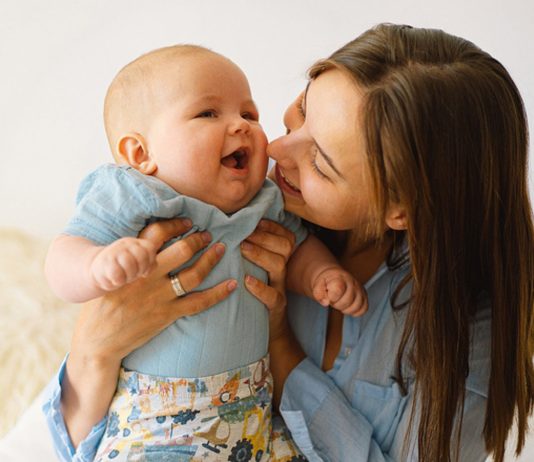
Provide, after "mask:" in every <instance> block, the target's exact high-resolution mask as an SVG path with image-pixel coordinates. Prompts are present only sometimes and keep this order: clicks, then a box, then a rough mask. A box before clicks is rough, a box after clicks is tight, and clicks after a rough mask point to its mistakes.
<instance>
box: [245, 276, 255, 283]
mask: <svg viewBox="0 0 534 462" xmlns="http://www.w3.org/2000/svg"><path fill="white" fill-rule="evenodd" d="M245 281H246V282H247V283H248V284H256V278H253V277H252V276H251V275H250V274H247V275H246V276H245Z"/></svg>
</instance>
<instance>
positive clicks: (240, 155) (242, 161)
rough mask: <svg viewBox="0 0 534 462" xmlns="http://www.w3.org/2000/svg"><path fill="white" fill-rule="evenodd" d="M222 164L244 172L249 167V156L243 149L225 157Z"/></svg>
mask: <svg viewBox="0 0 534 462" xmlns="http://www.w3.org/2000/svg"><path fill="white" fill-rule="evenodd" d="M221 164H223V165H224V166H225V167H228V168H235V169H237V170H242V169H244V168H245V167H246V166H247V165H248V155H247V153H246V152H245V150H243V149H238V150H237V151H234V152H232V153H231V154H228V155H227V156H224V157H223V158H222V159H221Z"/></svg>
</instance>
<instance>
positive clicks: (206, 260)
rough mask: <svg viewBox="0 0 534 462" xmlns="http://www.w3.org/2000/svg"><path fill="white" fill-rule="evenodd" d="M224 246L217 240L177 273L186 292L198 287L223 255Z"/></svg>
mask: <svg viewBox="0 0 534 462" xmlns="http://www.w3.org/2000/svg"><path fill="white" fill-rule="evenodd" d="M224 251H225V246H224V244H222V243H220V242H218V243H217V244H214V245H213V246H211V247H210V248H209V249H208V250H206V251H205V252H204V253H203V254H202V255H201V256H200V258H199V259H198V260H197V261H196V262H195V263H194V264H193V265H191V266H189V267H188V268H185V269H183V270H181V271H180V272H179V273H178V278H179V279H180V284H181V285H182V287H183V288H184V290H185V291H186V292H190V291H191V290H193V289H195V288H196V287H198V286H199V285H200V284H201V283H202V281H203V280H204V279H206V276H207V275H208V274H209V273H210V272H211V270H212V269H213V268H214V267H215V265H216V264H217V263H219V261H220V260H221V258H222V257H223V255H224Z"/></svg>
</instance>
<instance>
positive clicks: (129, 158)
mask: <svg viewBox="0 0 534 462" xmlns="http://www.w3.org/2000/svg"><path fill="white" fill-rule="evenodd" d="M117 152H118V155H119V157H120V158H121V159H122V160H124V161H125V162H126V163H127V164H128V165H131V166H132V167H133V168H135V169H136V170H139V171H140V172H141V173H143V174H145V175H152V174H153V173H155V172H156V170H157V169H158V166H157V164H156V162H155V161H154V159H153V158H152V156H151V155H150V154H149V152H148V149H147V145H146V141H145V139H144V138H143V136H142V135H140V134H139V133H127V134H126V135H124V136H121V138H120V139H119V142H118V143H117Z"/></svg>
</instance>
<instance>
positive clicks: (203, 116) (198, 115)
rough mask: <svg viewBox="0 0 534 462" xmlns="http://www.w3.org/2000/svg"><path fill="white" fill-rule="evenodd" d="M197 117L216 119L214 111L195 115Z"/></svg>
mask: <svg viewBox="0 0 534 462" xmlns="http://www.w3.org/2000/svg"><path fill="white" fill-rule="evenodd" d="M197 117H200V118H208V119H209V118H213V117H217V113H216V112H215V111H212V110H208V111H202V112H200V113H198V114H197Z"/></svg>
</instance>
